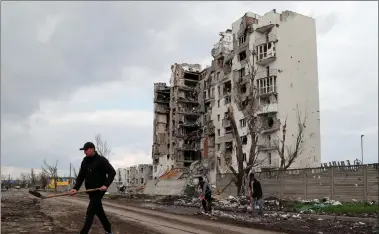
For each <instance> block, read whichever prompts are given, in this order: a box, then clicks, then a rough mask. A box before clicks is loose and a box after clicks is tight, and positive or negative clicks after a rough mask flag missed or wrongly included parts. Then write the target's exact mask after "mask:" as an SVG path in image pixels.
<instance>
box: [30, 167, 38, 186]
mask: <svg viewBox="0 0 379 234" xmlns="http://www.w3.org/2000/svg"><path fill="white" fill-rule="evenodd" d="M37 177H38V176H37V174H36V173H35V172H34V169H33V168H32V169H30V174H29V180H30V184H31V185H32V186H34V185H35V184H36V182H37V180H38V178H37Z"/></svg>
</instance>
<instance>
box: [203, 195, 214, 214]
mask: <svg viewBox="0 0 379 234" xmlns="http://www.w3.org/2000/svg"><path fill="white" fill-rule="evenodd" d="M204 198H205V200H201V204H203V208H204V211H205V212H211V211H212V206H211V205H212V204H211V200H212V196H211V195H205V197H204Z"/></svg>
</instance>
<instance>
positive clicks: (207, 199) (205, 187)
mask: <svg viewBox="0 0 379 234" xmlns="http://www.w3.org/2000/svg"><path fill="white" fill-rule="evenodd" d="M199 188H200V190H201V192H202V199H201V203H202V204H203V208H204V212H205V213H211V212H212V206H211V200H212V190H211V188H210V187H209V184H208V182H207V181H204V179H203V177H199Z"/></svg>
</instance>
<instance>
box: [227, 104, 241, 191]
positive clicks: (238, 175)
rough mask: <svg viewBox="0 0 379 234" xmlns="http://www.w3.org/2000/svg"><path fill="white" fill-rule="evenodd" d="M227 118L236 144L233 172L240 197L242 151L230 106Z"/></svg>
mask: <svg viewBox="0 0 379 234" xmlns="http://www.w3.org/2000/svg"><path fill="white" fill-rule="evenodd" d="M228 117H229V120H230V125H231V126H232V129H233V138H234V140H235V142H236V157H237V166H238V172H235V174H237V178H236V186H237V195H238V196H240V195H241V188H242V180H243V176H244V171H243V151H242V142H241V138H240V136H239V133H238V128H237V124H236V120H235V119H234V114H233V109H232V106H231V105H230V106H229V107H228Z"/></svg>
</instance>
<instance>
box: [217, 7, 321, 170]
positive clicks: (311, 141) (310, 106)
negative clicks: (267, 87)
mask: <svg viewBox="0 0 379 234" xmlns="http://www.w3.org/2000/svg"><path fill="white" fill-rule="evenodd" d="M248 15H253V13H248ZM258 18H260V19H259V25H257V26H256V27H255V28H257V27H260V26H263V25H266V24H279V27H278V28H276V27H274V28H273V29H272V32H271V33H270V37H271V36H272V37H275V36H276V37H277V39H278V43H276V56H277V59H276V60H275V61H273V62H271V63H269V64H267V65H269V66H270V68H272V69H280V70H281V72H280V73H278V76H277V83H276V84H277V92H278V93H279V94H278V118H279V119H280V120H281V122H282V123H283V122H284V120H285V118H287V135H286V136H287V141H286V143H287V145H293V143H294V138H293V137H292V135H295V134H296V132H297V115H296V113H297V112H296V106H297V105H299V108H300V110H301V111H302V112H303V113H304V114H305V112H306V113H307V120H306V128H305V137H306V145H305V149H304V151H303V153H302V155H301V156H300V157H299V158H298V160H296V161H295V162H294V163H293V164H292V166H291V167H292V168H296V167H316V166H319V165H320V163H321V152H320V148H321V142H320V120H319V118H320V114H319V91H318V74H317V44H316V28H315V20H314V19H312V18H310V17H306V16H302V15H299V14H296V13H289V16H288V17H286V19H285V20H283V21H280V14H278V13H274V12H269V13H266V14H265V15H264V16H263V17H258ZM282 18H283V19H284V18H285V17H284V16H282ZM241 20H242V18H240V19H238V20H237V21H236V22H234V23H233V25H232V33H233V34H237V32H238V31H239V27H240V24H241ZM258 37H261V34H259V33H257V32H254V33H253V34H250V40H249V49H250V50H251V51H252V50H253V49H254V47H255V40H256V38H258ZM291 57H292V58H291ZM250 61H251V62H253V57H252V56H250ZM267 65H264V66H260V65H256V66H257V67H258V69H259V71H263V70H264V69H265V67H266V66H267ZM239 69H241V64H240V62H239V61H238V58H237V55H235V56H234V58H233V67H232V73H231V74H233V71H234V70H239ZM229 80H232V79H229ZM232 85H233V82H232ZM215 90H216V101H215V106H214V107H213V108H212V120H213V121H214V125H215V132H216V145H217V144H218V143H219V142H220V138H219V137H218V136H217V129H220V133H221V137H222V136H224V134H225V132H224V128H223V127H222V119H223V116H224V112H226V111H227V106H226V105H224V99H221V100H220V107H217V100H219V97H218V93H217V86H216V89H215ZM232 101H233V100H232ZM232 107H233V110H234V115H235V119H236V123H237V126H240V123H239V120H240V119H242V118H243V115H242V113H241V112H239V111H238V109H237V107H236V105H235V103H234V102H232ZM217 115H220V121H217ZM247 132H248V129H247V127H243V128H241V127H240V128H239V134H240V136H243V135H246V134H247ZM279 136H281V131H277V132H276V133H272V134H271V139H276V138H277V137H279ZM250 145H251V139H250V137H249V136H248V142H247V144H246V145H245V146H244V147H243V152H244V153H246V154H247V155H248V152H249V149H250ZM271 155H272V160H273V161H275V162H276V163H278V162H279V156H278V154H277V152H275V151H271ZM260 157H261V158H264V157H267V153H266V152H262V153H260ZM233 167H234V168H235V169H237V160H236V157H235V152H234V150H233Z"/></svg>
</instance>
